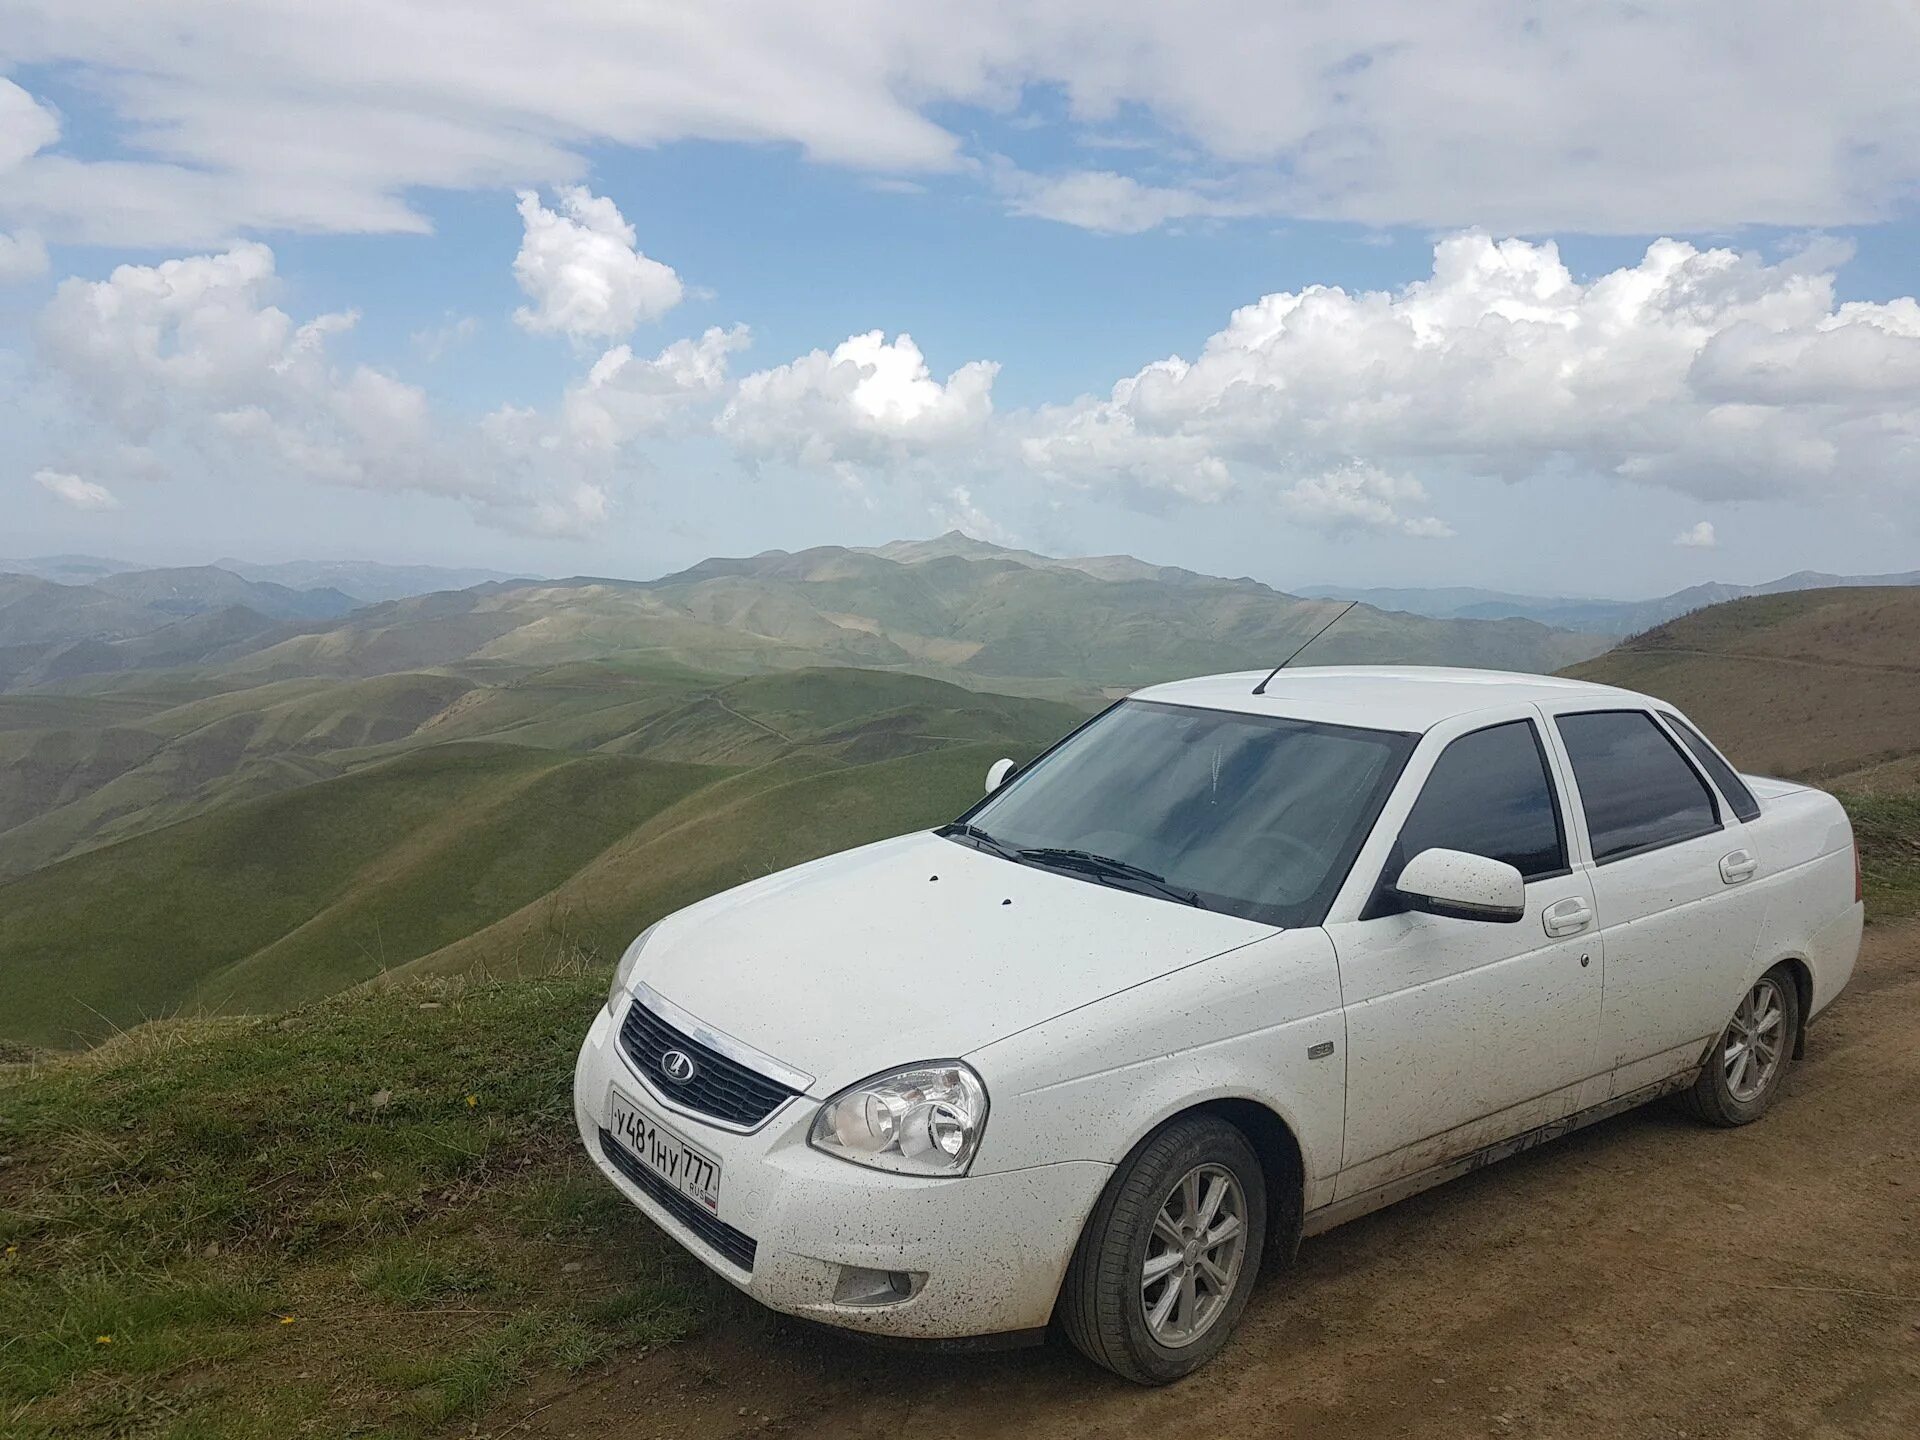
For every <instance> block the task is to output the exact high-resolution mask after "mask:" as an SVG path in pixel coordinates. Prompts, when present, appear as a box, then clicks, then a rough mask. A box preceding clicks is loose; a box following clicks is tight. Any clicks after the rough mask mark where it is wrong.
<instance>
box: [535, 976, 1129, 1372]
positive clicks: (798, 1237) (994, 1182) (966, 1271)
mask: <svg viewBox="0 0 1920 1440" xmlns="http://www.w3.org/2000/svg"><path fill="white" fill-rule="evenodd" d="M617 1033H618V1031H617V1027H616V1025H615V1023H614V1016H613V1015H612V1014H611V1013H609V1012H608V1011H606V1010H602V1011H601V1012H600V1014H599V1016H598V1017H597V1018H596V1019H595V1021H594V1023H593V1028H592V1029H591V1030H590V1031H588V1033H587V1038H586V1042H585V1043H584V1044H583V1045H582V1046H581V1047H580V1059H579V1063H578V1065H577V1066H576V1068H575V1071H574V1090H573V1109H574V1120H575V1122H576V1123H577V1125H578V1126H579V1129H580V1139H581V1142H582V1143H583V1144H584V1145H585V1146H586V1148H587V1153H588V1154H589V1155H591V1156H592V1157H593V1162H594V1164H595V1165H597V1166H598V1167H599V1168H600V1172H601V1173H602V1174H603V1175H605V1176H606V1177H607V1179H608V1181H609V1182H610V1183H612V1184H613V1185H614V1186H616V1187H617V1188H618V1189H619V1190H620V1191H621V1193H623V1194H624V1195H625V1196H626V1197H627V1198H628V1199H629V1200H630V1201H632V1202H633V1204H634V1205H636V1206H638V1207H639V1209H640V1210H641V1211H642V1212H643V1213H644V1214H645V1215H646V1216H647V1217H648V1218H649V1219H650V1220H652V1221H653V1222H654V1223H655V1224H656V1225H658V1226H659V1227H660V1228H661V1229H663V1230H665V1231H666V1232H667V1233H668V1234H669V1235H671V1236H672V1237H673V1238H674V1239H675V1240H677V1241H678V1242H679V1243H680V1244H681V1245H683V1246H684V1247H685V1248H686V1249H687V1250H689V1251H691V1252H692V1253H693V1254H694V1255H695V1256H697V1257H698V1258H699V1259H700V1260H701V1261H703V1262H704V1263H705V1264H706V1265H707V1267H708V1268H709V1269H711V1270H713V1271H714V1273H716V1274H718V1275H720V1276H721V1277H722V1278H723V1279H725V1280H727V1281H728V1282H729V1283H731V1284H733V1285H735V1286H737V1287H738V1288H739V1289H741V1290H743V1291H745V1292H746V1293H747V1294H749V1295H751V1296H752V1297H753V1298H754V1299H756V1300H758V1301H760V1302H761V1303H762V1304H764V1305H767V1306H769V1307H770V1308H772V1309H774V1310H779V1311H782V1312H784V1313H786V1314H789V1315H800V1316H804V1317H806V1318H808V1319H811V1320H819V1321H824V1322H826V1323H828V1324H831V1325H840V1326H844V1327H846V1328H848V1329H853V1330H863V1331H867V1332H870V1333H873V1334H879V1335H894V1336H901V1337H906V1338H914V1339H959V1338H962V1337H967V1336H975V1335H994V1334H1000V1333H1003V1332H1007V1331H1014V1330H1032V1329H1038V1328H1039V1327H1041V1326H1043V1325H1045V1324H1046V1323H1047V1321H1048V1319H1049V1318H1050V1317H1051V1315H1052V1313H1053V1302H1054V1297H1055V1296H1056V1295H1057V1294H1058V1293H1059V1290H1060V1281H1061V1277H1062V1276H1063V1275H1064V1274H1065V1273H1066V1267H1067V1262H1068V1260H1069V1259H1070V1258H1071V1257H1072V1254H1073V1247H1074V1245H1075V1244H1076V1243H1077V1242H1078V1240H1079V1238H1080V1230H1081V1226H1082V1225H1083V1224H1084V1223H1085V1221H1086V1217H1087V1215H1088V1214H1089V1213H1090V1212H1091V1211H1092V1209H1093V1205H1094V1201H1095V1200H1096V1199H1098V1198H1099V1195H1100V1190H1101V1187H1102V1186H1104V1185H1105V1184H1106V1182H1107V1177H1108V1176H1109V1175H1110V1174H1111V1173H1112V1168H1113V1167H1111V1166H1109V1165H1102V1164H1099V1163H1096V1162H1093V1161H1062V1162H1060V1163H1058V1164H1051V1165H1035V1166H1031V1167H1028V1168H1025V1169H1020V1170H1009V1171H1002V1172H1000V1173H998V1174H991V1175H982V1174H972V1175H967V1176H963V1177H958V1178H953V1179H932V1178H927V1177H923V1176H912V1175H895V1174H891V1173H888V1172H886V1171H881V1170H869V1169H867V1168H865V1167H863V1166H859V1165H854V1164H851V1163H849V1162H847V1161H844V1160H839V1159H835V1158H834V1157H833V1156H831V1155H825V1154H822V1153H821V1152H820V1151H818V1150H815V1149H813V1148H812V1147H810V1146H809V1145H808V1144H807V1128H808V1126H809V1125H810V1124H811V1123H812V1120H813V1116H814V1113H815V1110H816V1109H817V1107H818V1105H819V1102H820V1100H822V1099H825V1098H826V1097H825V1096H801V1097H800V1098H798V1099H795V1100H789V1101H788V1102H787V1103H786V1104H785V1105H783V1106H782V1107H781V1108H780V1109H779V1110H777V1111H775V1112H774V1114H773V1116H772V1117H771V1118H770V1119H769V1120H768V1121H767V1122H766V1124H765V1125H763V1126H762V1127H760V1128H759V1129H758V1130H756V1131H755V1132H754V1133H752V1134H749V1135H743V1134H739V1133H736V1132H734V1131H730V1130H725V1129H721V1128H720V1127H718V1126H712V1125H705V1124H702V1123H701V1122H699V1121H698V1120H695V1119H692V1118H690V1117H689V1116H687V1115H685V1114H682V1113H677V1112H676V1111H675V1110H674V1109H673V1108H672V1107H669V1106H667V1105H665V1104H663V1103H661V1102H660V1100H659V1097H658V1096H657V1095H656V1094H655V1092H654V1090H653V1089H652V1087H651V1086H650V1085H649V1084H648V1083H647V1081H646V1080H645V1079H644V1078H642V1076H641V1075H640V1074H639V1072H638V1071H636V1070H635V1069H634V1067H633V1066H632V1065H631V1064H629V1063H628V1062H627V1060H626V1057H625V1056H624V1055H622V1054H621V1053H620V1049H619V1045H618V1041H617V1039H616V1036H617ZM908 1058H912V1057H908ZM615 1083H618V1085H619V1087H620V1089H621V1091H622V1092H623V1093H624V1094H625V1095H626V1096H627V1097H628V1099H630V1100H632V1101H636V1102H638V1103H639V1104H640V1105H642V1106H644V1107H646V1108H647V1109H648V1110H649V1111H650V1112H651V1113H652V1114H654V1115H655V1116H657V1117H658V1118H659V1119H660V1120H661V1121H663V1122H664V1123H665V1124H667V1125H668V1126H670V1127H671V1128H672V1129H674V1130H677V1131H678V1132H679V1133H680V1134H681V1135H683V1136H684V1137H685V1138H686V1139H687V1140H689V1141H691V1142H692V1143H693V1144H695V1145H697V1146H699V1147H700V1148H701V1149H703V1150H705V1151H707V1152H708V1153H709V1154H711V1155H712V1156H713V1157H714V1158H715V1159H717V1160H718V1161H719V1162H720V1165H721V1174H722V1181H721V1187H720V1196H719V1211H718V1217H717V1218H718V1219H720V1220H721V1221H723V1222H725V1224H726V1225H728V1226H731V1227H732V1228H733V1229H734V1230H736V1231H739V1232H742V1233H743V1234H744V1235H746V1236H750V1237H752V1240H753V1242H754V1245H755V1253H754V1256H753V1262H752V1267H751V1269H748V1268H745V1267H743V1266H742V1265H741V1264H740V1263H738V1262H737V1261H736V1260H734V1259H729V1258H728V1256H727V1255H726V1254H724V1253H722V1251H721V1250H720V1249H719V1248H716V1246H715V1245H714V1244H712V1243H709V1241H708V1240H707V1239H705V1238H703V1237H702V1236H701V1235H700V1234H699V1233H697V1232H696V1231H695V1230H694V1229H692V1228H690V1227H689V1226H688V1225H687V1224H686V1223H684V1222H683V1221H682V1220H680V1219H678V1218H676V1217H675V1216H674V1215H673V1214H671V1213H670V1212H669V1211H668V1209H667V1208H666V1207H665V1206H663V1205H662V1204H661V1203H660V1202H659V1201H658V1200H656V1199H655V1198H653V1196H651V1195H649V1194H648V1193H646V1192H645V1191H644V1190H642V1189H641V1188H640V1186H638V1185H636V1184H635V1183H634V1181H633V1180H631V1179H629V1178H628V1177H627V1176H626V1175H624V1174H622V1173H621V1171H620V1170H619V1168H617V1167H616V1166H615V1165H614V1164H613V1163H612V1161H610V1160H609V1159H608V1157H607V1156H606V1155H605V1154H604V1153H603V1151H602V1141H601V1131H602V1129H603V1128H604V1127H606V1126H607V1124H608V1119H607V1103H608V1093H609V1091H610V1090H611V1089H612V1087H613V1086H614V1084H615ZM850 1268H852V1269H855V1270H858V1271H869V1272H872V1271H878V1272H905V1273H906V1274H908V1275H911V1276H912V1277H914V1281H913V1287H912V1289H911V1293H910V1294H908V1295H907V1296H905V1297H904V1298H898V1299H892V1300H890V1302H889V1303H883V1304H875V1303H864V1304H863V1303H847V1302H846V1301H845V1300H843V1299H836V1298H835V1297H836V1293H839V1294H842V1295H844V1294H846V1293H847V1291H848V1288H849V1287H848V1280H849V1276H848V1271H849V1269H850ZM853 1288H857V1287H853Z"/></svg>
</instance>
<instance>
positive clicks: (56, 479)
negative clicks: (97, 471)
mask: <svg viewBox="0 0 1920 1440" xmlns="http://www.w3.org/2000/svg"><path fill="white" fill-rule="evenodd" d="M33 478H34V480H35V482H36V483H37V484H39V485H40V486H41V487H42V488H43V489H45V490H46V491H48V493H50V494H52V495H53V496H54V497H55V498H56V499H58V500H59V501H60V503H61V504H63V505H70V506H72V507H73V508H74V509H75V510H118V509H119V508H120V501H119V499H118V497H116V496H115V495H114V493H113V492H112V491H111V490H109V489H107V487H106V486H104V485H96V484H94V483H93V481H91V480H83V479H81V478H80V477H79V476H78V475H71V474H68V473H67V472H65V471H63V470H36V471H34V474H33Z"/></svg>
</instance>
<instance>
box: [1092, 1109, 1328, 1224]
mask: <svg viewBox="0 0 1920 1440" xmlns="http://www.w3.org/2000/svg"><path fill="white" fill-rule="evenodd" d="M1195 1115H1213V1116H1217V1117H1218V1118H1220V1119H1222V1120H1225V1121H1226V1122H1227V1123H1228V1124H1229V1125H1231V1126H1233V1127H1234V1128H1235V1129H1236V1130H1238V1131H1239V1132H1240V1133H1241V1134H1242V1135H1244V1136H1246V1137H1247V1143H1248V1144H1249V1145H1251V1146H1252V1147H1253V1153H1254V1154H1255V1155H1256V1156H1257V1157H1259V1160H1260V1168H1261V1171H1262V1173H1263V1175H1264V1176H1265V1178H1266V1182H1267V1186H1266V1189H1267V1246H1268V1254H1269V1255H1270V1256H1271V1255H1282V1254H1284V1257H1285V1258H1286V1259H1287V1260H1288V1261H1291V1260H1292V1259H1293V1257H1294V1254H1295V1252H1297V1251H1298V1249H1299V1247H1300V1236H1301V1228H1302V1225H1303V1223H1304V1221H1305V1217H1306V1206H1307V1183H1308V1173H1307V1155H1306V1151H1305V1149H1304V1147H1302V1145H1301V1144H1300V1138H1299V1135H1298V1133H1297V1132H1296V1130H1295V1129H1294V1126H1293V1125H1292V1123H1291V1122H1289V1121H1288V1119H1287V1118H1286V1116H1284V1115H1282V1114H1281V1113H1280V1111H1278V1110H1277V1109H1275V1108H1274V1107H1273V1106H1272V1105H1271V1104H1269V1103H1268V1102H1267V1101H1265V1100H1259V1099H1255V1098H1254V1097H1252V1096H1249V1095H1235V1094H1227V1095H1214V1096H1209V1097H1207V1098H1205V1099H1199V1100H1194V1101H1192V1102H1190V1103H1188V1104H1186V1105H1183V1106H1181V1107H1180V1108H1179V1109H1176V1110H1172V1111H1169V1112H1168V1113H1166V1114H1163V1115H1161V1116H1159V1117H1158V1118H1156V1119H1155V1120H1154V1121H1153V1123H1152V1124H1151V1125H1149V1126H1147V1127H1146V1129H1145V1130H1144V1131H1142V1132H1141V1133H1140V1134H1139V1135H1138V1136H1137V1137H1136V1138H1135V1139H1134V1142H1133V1143H1132V1144H1131V1145H1129V1146H1128V1147H1127V1150H1126V1154H1125V1155H1124V1156H1122V1157H1121V1160H1120V1162H1119V1163H1118V1164H1117V1165H1115V1166H1114V1171H1113V1173H1114V1177H1115V1178H1118V1177H1119V1176H1121V1175H1124V1174H1125V1173H1126V1169H1127V1166H1128V1164H1129V1163H1130V1162H1131V1161H1132V1160H1133V1157H1134V1156H1135V1155H1137V1154H1139V1153H1140V1151H1141V1150H1142V1149H1143V1148H1145V1147H1146V1145H1147V1144H1148V1143H1149V1142H1151V1141H1152V1139H1153V1138H1154V1136H1156V1135H1158V1134H1159V1133H1160V1132H1161V1131H1162V1130H1165V1129H1166V1128H1167V1127H1168V1126H1169V1125H1173V1124H1176V1123H1177V1122H1179V1121H1181V1120H1185V1119H1189V1118H1191V1117H1192V1116H1195ZM1108 1183H1109V1184H1112V1183H1113V1181H1112V1180H1109V1181H1108ZM1096 1208H1097V1207H1096ZM1281 1247H1284V1249H1282V1248H1281Z"/></svg>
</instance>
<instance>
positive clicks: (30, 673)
mask: <svg viewBox="0 0 1920 1440" xmlns="http://www.w3.org/2000/svg"><path fill="white" fill-rule="evenodd" d="M336 569H337V567H328V566H315V567H312V568H311V569H310V570H308V571H303V572H299V573H298V574H296V573H295V572H290V571H286V570H284V569H283V570H281V571H279V572H277V573H282V574H286V575H288V577H289V578H309V579H315V578H324V577H327V576H331V577H332V578H333V579H334V580H336V581H339V582H342V583H335V584H329V585H326V586H324V587H322V588H310V589H298V590H296V589H293V588H291V587H289V586H287V585H283V584H281V583H280V582H278V581H272V580H263V579H259V578H247V577H245V576H242V575H240V574H239V573H237V572H234V571H230V570H227V569H224V568H222V567H210V566H209V567H197V568H194V569H186V570H149V571H130V572H122V573H118V574H113V575H108V576H102V577H99V578H96V579H94V580H93V581H91V582H89V583H87V584H85V585H62V584H58V583H55V582H52V581H48V580H43V579H37V578H34V577H29V576H18V575H16V576H5V577H0V690H15V691H18V690H22V689H33V688H38V687H42V686H46V685H56V684H67V685H71V684H75V683H81V682H83V681H84V680H85V677H88V676H102V675H110V674H123V673H126V672H133V671H147V670H154V669H177V668H180V667H214V668H219V669H221V670H223V671H224V672H226V673H227V674H228V675H229V676H230V677H232V680H233V682H234V683H248V684H251V683H257V682H259V681H262V680H273V679H293V678H301V677H313V676H342V677H344V676H357V677H364V676H372V675H380V674H392V673H398V672H401V671H412V670H423V669H433V668H437V667H446V666H452V665H492V666H496V667H497V666H502V665H536V666H537V665H551V664H554V663H558V662H561V661H580V660H590V659H598V658H607V657H613V656H621V655H632V656H648V657H655V658H659V657H665V658H670V659H674V660H677V661H679V662H680V663H684V664H689V665H693V666H695V667H696V668H700V669H702V670H706V671H716V670H717V671H720V672H723V673H733V674H753V673H757V672H761V671H766V670H780V669H792V668H796V667H799V666H807V665H851V666H861V667H866V668H876V669H888V670H900V671H907V672H912V673H916V674H921V675H927V676H931V677H935V678H940V679H946V680H951V681H953V682H955V683H958V684H962V685H966V686H970V687H974V688H997V689H1002V690H1008V691H1011V692H1015V693H1035V694H1046V695H1053V696H1058V697H1062V698H1067V697H1072V696H1085V695H1096V694H1099V693H1104V692H1106V691H1109V690H1112V689H1115V688H1130V687H1133V686H1136V685H1140V684H1145V683H1150V682H1152V681H1155V680H1161V679H1167V678H1170V677H1173V676H1177V675H1186V674H1193V673H1196V672H1200V671H1206V670H1221V669H1232V668H1246V667H1252V666H1257V665H1262V664H1277V663H1278V662H1279V661H1280V660H1281V659H1282V658H1283V657H1285V656H1286V655H1287V654H1288V653H1289V652H1291V651H1292V650H1293V649H1295V648H1296V647H1298V646H1299V645H1300V644H1301V643H1303V642H1304V641H1305V640H1306V639H1307V638H1308V637H1309V636H1311V635H1312V634H1313V633H1314V632H1315V631H1316V630H1317V629H1318V628H1319V627H1320V626H1321V625H1322V624H1324V623H1326V622H1327V621H1329V620H1331V619H1333V618H1334V616H1335V615H1337V614H1339V606H1338V605H1336V604H1335V603H1333V602H1329V601H1326V600H1315V599H1302V598H1300V597H1297V596H1292V595H1287V594H1285V593H1283V592H1281V591H1278V590H1274V589H1272V588H1270V587H1268V586H1266V585H1263V584H1261V583H1259V582H1258V581H1255V580H1251V579H1246V578H1241V579H1231V580H1230V579H1223V578H1220V577H1216V576H1210V575H1202V574H1198V573H1196V572H1194V571H1190V570H1183V569H1179V568H1177V567H1171V566H1156V565H1151V564H1148V563H1147V562H1145V561H1141V560H1137V559H1134V558H1133V557H1131V556H1103V557H1093V558H1085V559H1069V560H1059V559H1054V558H1052V557H1049V556H1043V555H1037V554H1034V553H1033V552H1030V551H1017V550H1008V549H1004V548H1002V547H999V546H994V545H989V544H987V543H986V542H983V541H978V540H974V539H972V538H970V537H968V536H965V535H962V534H960V533H958V532H954V533H952V534H949V535H945V536H941V537H938V538H937V539H934V540H931V541H914V542H899V543H896V544H893V545H888V546H881V547H878V548H875V549H854V548H849V547H842V546H822V547H819V548H816V549H811V550H803V551H799V552H792V553H790V552H787V551H782V550H774V551H768V552H765V553H763V554H760V555H754V556H747V557H737V558H721V557H716V558H713V559H709V560H703V561H701V562H700V563H699V564H697V565H694V566H692V567H690V568H688V569H686V570H683V571H680V572H678V573H676V574H672V575H667V576H663V577H661V578H659V579H657V580H647V581H635V580H620V579H609V578H600V577H591V576H579V577H574V578H571V579H565V580H525V579H508V580H491V581H487V582H484V583H481V584H477V585H472V586H469V587H466V588H464V589H455V590H439V591H434V592H431V593H427V594H419V595H405V596H400V597H398V598H394V599H388V600H383V601H378V602H375V603H370V604H361V603H359V602H358V600H357V599H356V598H355V597H354V596H353V595H352V594H351V593H350V592H349V591H347V590H346V589H344V588H343V585H344V584H345V583H353V581H354V577H352V576H348V575H343V574H337V573H335V571H336ZM259 573H261V572H260V571H258V570H257V569H256V571H255V574H256V575H258V574H259ZM1604 648H1605V643H1604V641H1602V640H1600V639H1598V638H1596V637H1593V636H1590V635H1586V634H1579V633H1574V632H1571V631H1566V630H1556V629H1554V628H1552V627H1548V626H1542V625H1539V624H1536V623H1534V622H1532V621H1527V620H1491V621H1485V620H1456V619H1436V618H1432V617H1426V616H1419V615H1412V614H1404V613H1403V614H1389V613H1387V612H1384V611H1381V610H1379V609H1377V608H1375V607H1371V606H1367V605H1361V606H1358V607H1357V608H1355V609H1354V610H1353V611H1352V613H1350V614H1347V615H1345V616H1342V617H1341V619H1340V621H1339V624H1338V625H1337V626H1335V627H1334V628H1333V629H1332V630H1331V631H1330V632H1329V633H1328V634H1327V635H1326V636H1325V637H1324V638H1323V639H1322V640H1320V641H1319V642H1318V644H1317V645H1316V648H1315V651H1314V654H1315V657H1316V658H1320V659H1324V660H1327V661H1329V662H1332V661H1405V662H1418V663H1429V664H1436V663H1437V664H1463V665H1485V666H1493V667H1496V668H1504V669H1516V670H1551V669H1555V668H1557V667H1559V666H1561V665H1564V664H1568V663H1570V662H1572V661H1575V660H1580V659H1584V658H1586V657H1587V656H1589V655H1593V654H1596V653H1598V652H1599V651H1600V650H1602V649H1604Z"/></svg>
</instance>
